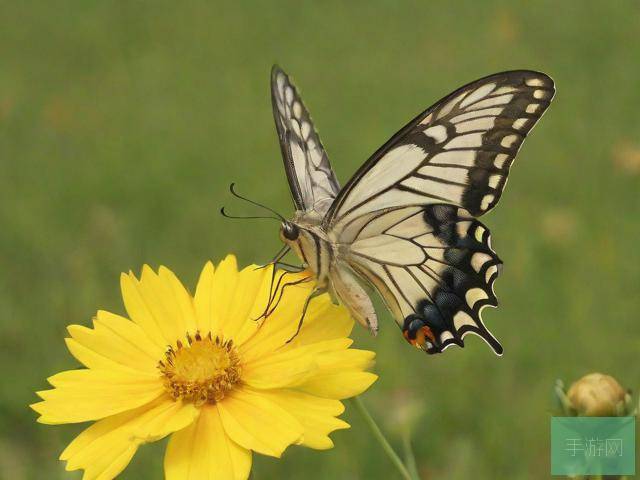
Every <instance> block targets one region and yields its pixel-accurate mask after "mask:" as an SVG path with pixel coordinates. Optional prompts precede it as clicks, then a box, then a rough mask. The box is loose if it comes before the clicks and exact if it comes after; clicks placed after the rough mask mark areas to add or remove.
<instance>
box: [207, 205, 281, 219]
mask: <svg viewBox="0 0 640 480" xmlns="http://www.w3.org/2000/svg"><path fill="white" fill-rule="evenodd" d="M220 214H221V215H222V216H223V217H224V218H233V219H234V220H254V219H265V218H266V219H269V220H276V221H278V222H280V221H281V220H280V219H279V218H276V217H263V216H259V215H257V216H255V215H249V216H246V217H242V216H239V215H229V214H228V213H227V212H225V210H224V207H222V208H221V209H220Z"/></svg>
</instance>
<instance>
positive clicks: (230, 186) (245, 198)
mask: <svg viewBox="0 0 640 480" xmlns="http://www.w3.org/2000/svg"><path fill="white" fill-rule="evenodd" d="M235 187H236V184H235V183H232V184H231V185H229V191H230V192H231V194H232V195H233V196H234V197H236V198H239V199H240V200H244V201H245V202H249V203H250V204H252V205H255V206H256V207H260V208H263V209H265V210H268V211H269V212H271V213H273V214H274V215H276V216H277V217H278V218H279V219H280V220H281V221H283V222H286V221H287V219H286V218H284V217H283V216H282V215H280V214H279V213H278V212H276V211H275V210H274V209H272V208H269V207H267V206H266V205H263V204H261V203H258V202H256V201H254V200H251V199H249V198H247V197H244V196H242V195H240V194H239V193H238V192H236V190H235Z"/></svg>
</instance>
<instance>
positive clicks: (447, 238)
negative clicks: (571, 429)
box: [271, 67, 554, 354]
mask: <svg viewBox="0 0 640 480" xmlns="http://www.w3.org/2000/svg"><path fill="white" fill-rule="evenodd" d="M271 86H272V90H271V91H272V101H273V112H274V118H275V121H276V127H277V131H278V136H279V139H280V146H281V151H282V154H283V158H284V162H285V171H286V173H287V178H288V181H289V185H290V187H291V193H292V196H293V200H294V203H295V206H296V213H295V215H294V218H293V219H292V220H291V221H286V222H284V223H283V225H282V227H281V239H282V240H283V241H284V242H285V243H286V244H287V245H288V246H289V247H290V248H291V249H292V250H293V251H294V252H295V253H296V254H297V256H298V257H299V258H300V259H301V261H302V262H303V264H304V266H305V267H306V268H308V269H309V270H310V271H311V272H312V274H313V275H314V277H315V279H316V281H317V284H316V291H315V294H319V293H323V292H325V291H328V292H329V293H330V294H331V295H332V297H333V298H334V299H335V301H337V302H340V303H342V304H344V305H345V306H346V307H347V308H348V309H349V310H350V312H351V315H352V316H353V318H354V319H355V320H357V321H358V322H359V323H361V324H363V325H365V326H366V327H368V328H369V329H370V330H371V331H372V332H374V333H375V332H376V331H377V329H378V321H377V316H376V312H375V310H374V308H373V304H372V302H371V299H370V297H369V294H368V292H367V291H366V290H365V289H364V288H363V286H362V285H363V284H364V285H367V286H369V287H371V289H373V290H375V291H376V292H377V293H378V294H379V295H380V297H381V298H382V300H383V301H384V303H385V305H386V306H387V308H388V309H389V311H390V312H391V314H392V315H393V317H394V319H395V320H396V323H397V324H398V325H399V326H400V328H401V329H402V333H403V336H404V338H405V339H406V340H407V341H408V342H409V343H411V344H412V345H414V346H416V347H418V348H420V349H422V350H425V351H426V352H427V353H439V352H441V351H443V350H444V349H446V348H447V347H449V346H450V345H454V344H455V345H459V346H464V342H463V338H464V336H465V335H467V334H468V333H473V334H476V335H478V336H480V337H481V338H482V339H483V340H485V341H486V342H487V343H488V344H489V345H490V346H491V347H492V348H493V350H494V351H495V352H496V353H497V354H501V353H502V347H501V345H500V344H499V343H498V341H497V340H496V339H495V338H494V337H493V335H492V334H491V333H490V332H489V331H488V330H487V329H486V327H485V326H484V324H483V323H482V320H481V318H480V314H481V311H482V309H483V308H484V307H486V306H493V307H495V306H497V299H496V296H495V294H494V292H493V284H494V281H495V279H496V278H497V277H498V275H499V274H500V270H501V266H502V262H501V261H500V259H499V258H498V256H497V255H496V254H495V252H494V251H493V250H492V247H491V237H490V233H489V230H488V228H487V227H486V226H485V225H484V224H482V223H481V222H480V221H479V220H478V219H477V217H479V216H481V215H483V214H484V213H486V212H487V211H489V210H491V209H492V208H493V207H494V206H495V205H496V204H497V202H498V200H499V199H500V197H501V195H502V192H503V190H504V186H505V184H506V181H507V176H508V173H509V168H510V166H511V163H512V162H513V159H514V158H515V155H516V153H517V151H518V149H519V148H520V145H521V144H522V141H523V140H524V137H525V136H526V135H527V133H528V132H529V131H530V130H531V128H533V126H534V125H535V123H536V122H537V120H538V119H539V118H540V116H541V115H542V113H543V112H544V111H545V109H546V108H547V107H548V105H549V103H550V101H551V99H552V97H553V93H554V87H553V82H552V80H551V79H550V78H549V77H547V76H546V75H544V74H542V73H538V72H531V71H525V70H523V71H514V72H504V73H501V74H495V75H491V76H489V77H485V78H483V79H480V80H477V81H475V82H472V83H470V84H468V85H466V86H464V87H462V88H460V89H458V90H456V91H455V92H453V93H452V94H450V95H448V96H447V97H445V98H444V99H442V100H440V101H439V102H437V103H436V104H435V105H433V106H432V107H430V108H428V109H427V110H425V111H424V112H422V113H421V114H420V115H418V116H417V117H416V118H414V119H413V120H412V121H410V122H409V123H408V124H407V125H406V126H405V127H404V128H402V129H401V130H400V131H399V132H398V133H397V134H396V135H394V136H393V137H392V138H391V139H390V140H389V141H388V142H387V143H385V144H384V145H383V146H382V147H381V148H380V149H379V150H378V151H377V152H375V153H374V154H373V155H372V156H371V157H370V159H369V160H368V161H367V162H365V164H364V165H363V166H362V167H361V168H360V169H359V170H358V171H357V172H356V173H355V175H354V176H353V177H352V178H351V179H350V180H349V181H348V182H347V184H346V185H345V186H344V187H342V188H340V185H339V183H338V181H337V179H336V177H335V174H334V172H333V170H332V169H331V166H330V164H329V159H328V156H327V154H326V151H325V150H324V148H323V146H322V143H321V142H320V138H319V136H318V134H317V132H316V130H315V128H314V127H313V124H312V122H311V118H310V116H309V114H308V111H307V109H306V108H305V106H304V104H303V103H302V100H301V99H300V96H299V94H298V92H297V90H296V89H295V87H294V86H293V84H292V83H291V81H290V79H289V77H288V76H287V75H286V74H285V73H284V72H283V71H282V70H280V69H279V68H278V67H274V69H273V72H272V81H271Z"/></svg>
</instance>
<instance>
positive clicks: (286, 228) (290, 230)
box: [282, 223, 300, 241]
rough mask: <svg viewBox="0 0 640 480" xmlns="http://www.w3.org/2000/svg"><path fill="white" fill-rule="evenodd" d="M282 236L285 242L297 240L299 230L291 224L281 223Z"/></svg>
mask: <svg viewBox="0 0 640 480" xmlns="http://www.w3.org/2000/svg"><path fill="white" fill-rule="evenodd" d="M282 235H283V236H284V238H286V239H287V240H291V241H293V240H297V239H298V236H299V235H300V230H298V227H296V226H295V225H294V224H293V223H283V224H282Z"/></svg>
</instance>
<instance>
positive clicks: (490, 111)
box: [451, 107, 504, 123]
mask: <svg viewBox="0 0 640 480" xmlns="http://www.w3.org/2000/svg"><path fill="white" fill-rule="evenodd" d="M503 110H504V107H495V108H485V109H483V110H472V111H470V112H467V113H461V114H460V115H456V116H455V117H452V118H451V123H458V122H463V121H465V120H471V119H472V118H476V117H485V116H486V117H495V116H497V115H500V114H501V113H502V111H503Z"/></svg>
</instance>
